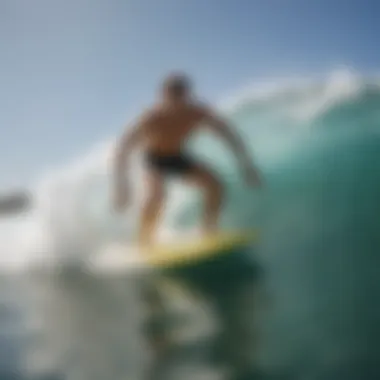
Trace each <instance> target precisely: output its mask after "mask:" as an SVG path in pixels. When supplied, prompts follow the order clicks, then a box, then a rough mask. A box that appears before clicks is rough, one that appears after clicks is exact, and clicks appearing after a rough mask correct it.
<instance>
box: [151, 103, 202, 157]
mask: <svg viewBox="0 0 380 380" xmlns="http://www.w3.org/2000/svg"><path fill="white" fill-rule="evenodd" d="M203 115H204V112H203V108H202V107H201V106H198V105H194V104H188V105H180V106H175V107H165V106H162V105H158V106H156V107H154V108H153V109H151V110H149V111H148V120H149V121H148V123H147V125H146V128H145V147H146V150H148V151H150V152H154V153H155V154H162V155H176V154H180V153H181V152H182V150H183V149H184V148H185V145H186V143H187V141H188V139H189V138H190V137H191V135H192V133H193V132H195V131H196V129H197V128H198V126H199V125H200V123H201V121H202V118H203Z"/></svg>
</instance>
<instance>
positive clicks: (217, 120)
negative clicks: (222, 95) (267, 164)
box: [202, 110, 259, 184]
mask: <svg viewBox="0 0 380 380" xmlns="http://www.w3.org/2000/svg"><path fill="white" fill-rule="evenodd" d="M202 121H203V122H204V123H205V124H206V127H207V128H208V129H209V130H211V131H212V132H214V133H215V134H217V135H218V136H220V137H221V138H222V139H223V140H224V141H225V142H226V143H227V144H228V145H229V146H230V148H231V150H232V151H233V153H234V155H235V156H236V158H237V159H238V161H239V164H240V167H241V169H242V171H243V173H244V175H245V177H246V179H247V180H248V181H249V182H255V183H256V184H257V183H258V182H259V175H258V171H257V169H256V168H255V167H254V166H253V163H252V160H251V158H250V155H249V153H248V151H247V149H246V146H245V144H244V142H243V140H242V139H241V137H240V136H239V134H238V133H235V132H234V131H233V129H232V127H231V126H230V125H229V123H228V122H226V121H225V120H224V119H223V118H222V117H220V116H218V115H217V114H216V113H214V112H213V111H211V110H205V111H203V120H202Z"/></svg>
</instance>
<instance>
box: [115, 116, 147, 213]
mask: <svg viewBox="0 0 380 380" xmlns="http://www.w3.org/2000/svg"><path fill="white" fill-rule="evenodd" d="M149 122H150V116H149V115H148V114H144V115H143V116H142V117H141V118H140V119H139V120H138V121H137V122H136V123H135V125H134V126H133V127H132V128H131V127H129V128H128V129H127V130H126V131H125V132H124V133H123V135H122V136H121V137H120V139H119V141H118V142H117V143H116V149H115V157H114V163H113V177H114V178H113V179H114V190H115V191H114V197H115V199H114V202H115V206H116V207H117V208H122V207H124V206H125V203H126V202H127V201H128V199H127V198H128V186H127V184H128V182H127V178H126V172H127V170H128V168H129V158H130V156H131V154H132V152H133V151H134V149H136V148H137V147H138V146H139V145H140V143H141V142H142V141H143V137H144V135H145V130H146V127H147V126H148V124H149Z"/></svg>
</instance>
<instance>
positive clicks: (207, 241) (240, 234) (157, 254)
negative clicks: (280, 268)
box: [141, 231, 258, 268]
mask: <svg viewBox="0 0 380 380" xmlns="http://www.w3.org/2000/svg"><path fill="white" fill-rule="evenodd" d="M257 239H258V232H257V231H220V232H218V233H216V234H214V235H212V236H207V237H203V238H198V239H197V238H192V239H191V240H186V239H185V240H182V241H174V242H171V243H166V244H158V245H153V246H151V247H145V248H142V251H141V253H142V254H143V255H144V256H145V258H146V261H147V263H148V264H150V265H151V266H153V267H156V268H160V267H168V268H169V267H174V266H177V265H185V264H192V263H196V262H201V261H204V260H209V259H212V258H215V257H218V256H221V255H223V254H225V253H227V252H229V251H231V250H234V249H238V248H240V247H243V246H246V245H248V244H250V243H253V242H254V241H256V240H257Z"/></svg>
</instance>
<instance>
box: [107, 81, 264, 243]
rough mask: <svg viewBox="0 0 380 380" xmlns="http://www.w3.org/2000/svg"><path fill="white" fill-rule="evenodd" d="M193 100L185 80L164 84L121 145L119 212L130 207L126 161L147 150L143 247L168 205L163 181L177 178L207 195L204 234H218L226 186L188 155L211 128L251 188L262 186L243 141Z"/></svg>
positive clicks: (117, 166) (117, 183) (117, 163)
mask: <svg viewBox="0 0 380 380" xmlns="http://www.w3.org/2000/svg"><path fill="white" fill-rule="evenodd" d="M191 95H192V94H191V83H190V80H189V79H188V78H187V77H186V76H185V75H181V74H172V75H170V76H168V77H167V78H166V79H165V80H164V82H163V84H162V88H161V92H160V100H159V102H158V103H157V104H156V105H154V106H153V107H152V108H151V109H148V110H147V111H146V112H144V113H143V114H142V116H141V117H140V119H139V120H138V122H137V123H136V124H135V125H134V126H133V127H132V129H131V128H128V129H127V131H126V132H125V133H124V135H123V136H122V137H121V139H120V141H119V143H118V144H117V148H116V159H115V165H114V168H115V172H114V180H115V187H114V190H115V191H114V205H115V208H116V209H117V210H119V211H120V210H122V209H123V208H124V207H125V206H126V205H127V203H128V201H129V195H130V192H129V186H128V183H127V181H126V179H125V170H126V168H127V165H128V158H129V157H130V154H131V152H132V151H133V149H135V148H136V147H138V146H141V147H143V149H144V161H145V166H146V169H147V186H148V189H147V190H148V197H147V199H146V201H145V204H144V206H143V209H142V217H141V225H140V230H139V240H140V242H143V243H148V242H151V240H152V238H153V235H154V232H155V229H156V225H157V221H158V216H159V215H160V211H161V208H162V206H163V201H164V199H165V179H166V178H167V177H168V176H176V177H179V178H180V179H181V180H183V181H186V183H188V184H191V185H195V186H198V187H200V188H201V189H202V190H203V192H204V196H205V206H204V216H203V225H202V227H203V229H202V230H203V232H204V233H207V234H209V233H212V232H213V231H215V230H216V228H217V223H218V218H219V214H220V210H221V205H222V201H223V187H222V184H221V182H220V181H219V179H218V178H217V177H216V175H215V174H214V173H213V172H212V171H211V170H210V169H209V168H207V167H206V166H205V165H203V164H201V163H199V162H197V161H196V159H195V158H194V157H191V156H190V155H189V154H188V152H187V151H186V142H187V141H188V139H189V137H190V136H191V135H192V134H193V133H194V132H196V131H199V130H200V129H201V128H203V129H206V128H208V129H209V130H211V131H212V132H214V133H215V134H217V135H218V136H220V137H221V138H223V139H224V140H225V141H226V142H227V143H228V144H229V145H230V147H231V149H232V150H233V152H234V153H235V155H236V157H237V159H238V160H239V163H240V168H241V170H242V174H243V176H244V179H245V181H246V183H247V184H248V185H250V186H258V185H260V177H259V174H258V171H257V170H256V169H255V168H254V166H253V165H252V164H251V162H250V159H249V156H248V153H247V151H246V150H245V148H244V145H243V143H242V141H241V139H240V138H239V137H238V136H237V135H235V134H234V133H233V132H232V130H231V129H230V127H229V125H228V124H227V123H226V122H225V121H224V120H223V119H222V118H220V117H219V116H218V115H216V114H215V113H214V112H213V111H212V110H211V109H209V108H208V107H206V106H204V105H203V104H200V103H198V102H197V101H196V100H194V99H192V96H191Z"/></svg>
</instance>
